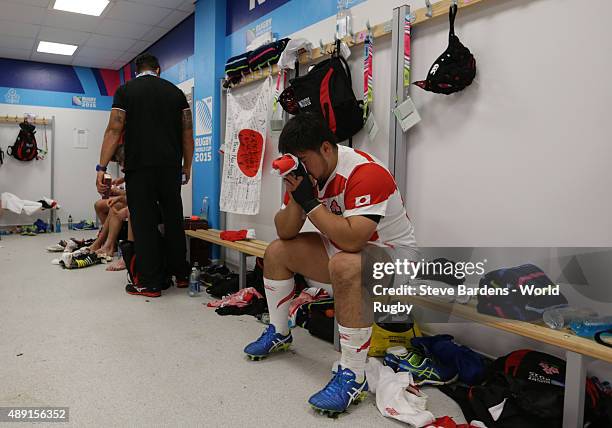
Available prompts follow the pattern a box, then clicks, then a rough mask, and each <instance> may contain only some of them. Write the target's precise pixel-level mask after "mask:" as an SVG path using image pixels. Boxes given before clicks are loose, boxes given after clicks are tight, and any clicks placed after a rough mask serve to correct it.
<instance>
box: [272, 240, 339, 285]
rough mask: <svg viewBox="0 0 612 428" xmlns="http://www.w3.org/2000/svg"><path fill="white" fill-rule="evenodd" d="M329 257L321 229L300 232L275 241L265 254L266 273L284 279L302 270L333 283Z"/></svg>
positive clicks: (304, 273) (273, 277)
mask: <svg viewBox="0 0 612 428" xmlns="http://www.w3.org/2000/svg"><path fill="white" fill-rule="evenodd" d="M328 263H329V258H328V257H327V252H326V251H325V247H324V245H323V242H322V241H321V238H320V237H319V234H318V233H314V232H306V233H300V234H299V235H298V236H297V237H295V238H294V239H289V240H283V239H277V240H276V241H273V242H272V243H271V244H270V245H268V248H267V249H266V254H265V256H264V277H265V278H268V279H274V280H282V279H288V278H291V277H293V274H294V273H300V274H302V275H304V276H305V277H307V278H310V279H312V280H314V281H318V282H323V283H326V284H329V282H330V277H329V271H328V269H327V265H328Z"/></svg>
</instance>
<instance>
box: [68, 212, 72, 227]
mask: <svg viewBox="0 0 612 428" xmlns="http://www.w3.org/2000/svg"><path fill="white" fill-rule="evenodd" d="M68 230H72V214H70V215H69V216H68Z"/></svg>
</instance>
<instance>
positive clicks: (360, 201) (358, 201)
mask: <svg viewBox="0 0 612 428" xmlns="http://www.w3.org/2000/svg"><path fill="white" fill-rule="evenodd" d="M370 199H371V198H370V195H364V196H358V197H356V198H355V208H359V207H363V206H364V205H370Z"/></svg>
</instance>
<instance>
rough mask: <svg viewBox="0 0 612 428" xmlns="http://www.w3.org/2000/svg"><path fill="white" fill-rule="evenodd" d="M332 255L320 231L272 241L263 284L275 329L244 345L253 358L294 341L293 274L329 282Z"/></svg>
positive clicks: (279, 348)
mask: <svg viewBox="0 0 612 428" xmlns="http://www.w3.org/2000/svg"><path fill="white" fill-rule="evenodd" d="M328 263H329V258H328V256H327V252H326V250H325V247H324V246H323V242H322V241H321V238H320V236H319V234H318V233H313V232H309V233H300V234H299V235H298V236H297V237H296V238H294V239H291V240H282V239H278V240H276V241H273V242H272V243H271V244H270V245H269V246H268V248H267V249H266V253H265V256H264V286H265V290H266V299H267V301H268V310H269V312H270V325H271V326H272V327H273V329H274V331H273V332H270V331H269V330H267V331H266V333H264V334H263V335H262V336H261V337H260V338H259V340H257V341H255V342H253V343H251V344H250V345H248V346H247V347H246V348H245V350H244V351H245V353H246V354H247V355H249V356H250V357H251V358H254V359H260V358H264V357H266V356H268V354H270V353H271V352H275V351H280V350H286V349H287V348H288V345H289V343H291V341H292V339H291V334H290V332H289V324H288V319H289V305H290V304H291V300H292V299H293V295H294V289H295V283H294V279H293V275H294V274H295V273H300V274H302V275H304V276H305V277H307V278H310V279H312V280H314V281H317V282H320V283H326V284H328V283H329V282H330V278H329V272H328V269H327V266H328Z"/></svg>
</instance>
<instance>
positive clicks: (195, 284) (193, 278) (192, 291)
mask: <svg viewBox="0 0 612 428" xmlns="http://www.w3.org/2000/svg"><path fill="white" fill-rule="evenodd" d="M199 293H200V281H199V278H198V271H197V269H196V268H195V267H193V268H192V269H191V275H190V276H189V296H190V297H195V296H197V295H198V294H199Z"/></svg>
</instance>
